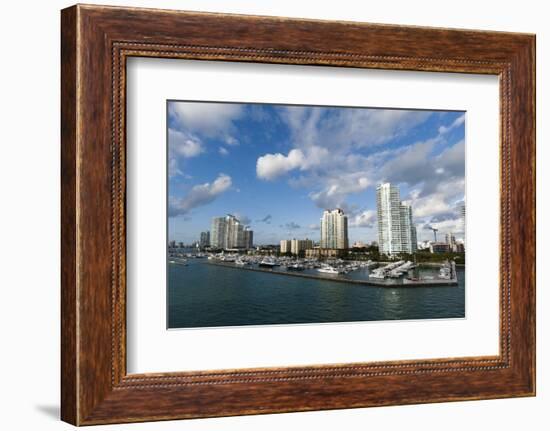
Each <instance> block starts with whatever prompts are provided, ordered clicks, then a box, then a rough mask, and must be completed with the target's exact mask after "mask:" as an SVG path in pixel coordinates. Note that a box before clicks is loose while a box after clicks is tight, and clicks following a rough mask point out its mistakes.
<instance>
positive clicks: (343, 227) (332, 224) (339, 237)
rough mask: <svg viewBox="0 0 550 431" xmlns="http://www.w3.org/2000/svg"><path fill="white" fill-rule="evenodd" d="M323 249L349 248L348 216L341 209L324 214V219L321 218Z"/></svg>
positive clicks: (327, 211) (326, 211)
mask: <svg viewBox="0 0 550 431" xmlns="http://www.w3.org/2000/svg"><path fill="white" fill-rule="evenodd" d="M321 248H335V249H347V248H349V240H348V216H347V215H345V214H344V211H342V210H341V209H340V208H337V209H335V210H325V211H324V212H323V217H321Z"/></svg>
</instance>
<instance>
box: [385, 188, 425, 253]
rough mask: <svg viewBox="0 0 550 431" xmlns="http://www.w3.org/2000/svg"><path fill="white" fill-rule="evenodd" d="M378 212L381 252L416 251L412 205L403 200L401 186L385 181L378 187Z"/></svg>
mask: <svg viewBox="0 0 550 431" xmlns="http://www.w3.org/2000/svg"><path fill="white" fill-rule="evenodd" d="M376 212H377V218H378V246H379V248H380V253H383V254H396V253H414V252H416V249H417V239H416V227H415V226H414V223H413V218H412V207H411V206H410V205H407V204H404V203H402V202H401V197H400V194H399V187H397V186H394V185H392V184H391V183H384V184H380V185H379V186H378V187H377V188H376Z"/></svg>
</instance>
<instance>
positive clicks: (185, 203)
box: [168, 174, 232, 217]
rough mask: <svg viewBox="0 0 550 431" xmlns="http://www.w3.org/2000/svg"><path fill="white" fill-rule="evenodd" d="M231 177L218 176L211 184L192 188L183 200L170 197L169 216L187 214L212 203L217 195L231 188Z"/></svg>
mask: <svg viewBox="0 0 550 431" xmlns="http://www.w3.org/2000/svg"><path fill="white" fill-rule="evenodd" d="M231 184H232V181H231V177H230V176H228V175H225V174H219V175H218V178H216V179H215V180H214V181H213V182H212V183H204V184H199V185H196V186H193V188H191V190H190V191H189V193H187V195H185V196H184V197H183V198H175V197H172V196H171V197H170V199H169V208H168V212H169V216H170V217H175V216H178V215H183V214H187V213H188V212H189V211H191V210H192V209H193V208H197V207H200V206H204V205H207V204H209V203H210V202H212V201H214V200H215V199H216V198H217V197H218V196H219V195H221V194H223V193H225V192H226V191H227V190H229V188H230V187H231Z"/></svg>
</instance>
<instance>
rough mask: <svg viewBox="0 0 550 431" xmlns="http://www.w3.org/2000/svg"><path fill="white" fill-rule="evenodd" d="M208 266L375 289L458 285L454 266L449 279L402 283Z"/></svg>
mask: <svg viewBox="0 0 550 431" xmlns="http://www.w3.org/2000/svg"><path fill="white" fill-rule="evenodd" d="M453 263H454V262H453ZM208 265H216V266H222V267H224V268H230V269H237V270H244V271H255V272H264V273H268V274H275V275H281V276H288V277H302V278H309V279H313V280H322V281H335V282H337V283H350V284H357V285H363V286H375V287H392V288H396V287H399V288H408V287H435V286H456V285H457V284H458V280H457V278H456V277H457V276H456V270H455V268H454V265H453V266H452V275H451V278H449V279H443V278H434V279H419V280H403V283H402V284H401V283H392V282H390V283H388V282H387V281H385V280H354V279H349V278H343V277H341V276H338V275H336V276H326V275H313V274H303V273H299V272H290V271H288V272H284V271H277V270H273V269H266V268H259V267H250V266H236V265H234V264H232V263H222V262H215V261H208Z"/></svg>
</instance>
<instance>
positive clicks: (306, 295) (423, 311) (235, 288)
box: [168, 259, 464, 328]
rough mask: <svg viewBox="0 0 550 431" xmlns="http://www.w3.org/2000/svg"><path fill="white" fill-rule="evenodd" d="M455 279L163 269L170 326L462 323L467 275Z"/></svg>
mask: <svg viewBox="0 0 550 431" xmlns="http://www.w3.org/2000/svg"><path fill="white" fill-rule="evenodd" d="M363 271H366V270H363ZM420 271H421V273H422V275H425V274H428V273H432V272H433V273H434V274H437V272H438V270H437V269H436V268H434V269H431V268H422V269H421V270H420ZM365 275H366V274H361V273H360V272H352V273H350V274H348V276H349V277H352V278H356V277H364V276H365ZM457 275H458V286H450V287H442V286H437V287H410V286H407V287H400V286H396V287H373V286H364V285H356V284H351V283H350V284H346V283H340V282H333V281H325V280H312V279H307V278H301V277H292V276H287V275H277V274H271V273H263V272H255V271H246V270H242V269H233V268H225V267H223V266H217V265H211V264H209V263H208V261H207V260H206V259H189V265H187V266H182V265H177V264H170V265H169V266H168V327H169V328H199V327H214V326H242V325H273V324H292V323H328V322H358V321H374V320H400V319H444V318H462V317H464V269H463V268H457Z"/></svg>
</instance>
